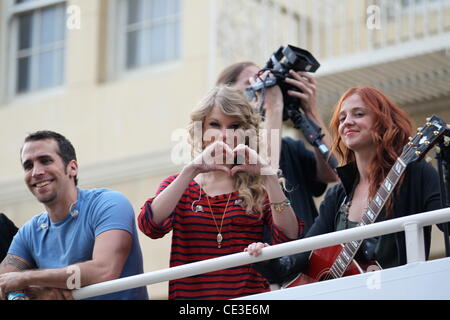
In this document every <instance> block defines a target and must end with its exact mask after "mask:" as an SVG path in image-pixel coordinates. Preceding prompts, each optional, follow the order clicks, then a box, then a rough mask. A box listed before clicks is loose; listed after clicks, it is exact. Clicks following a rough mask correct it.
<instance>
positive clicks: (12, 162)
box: [0, 0, 209, 299]
mask: <svg viewBox="0 0 450 320" xmlns="http://www.w3.org/2000/svg"><path fill="white" fill-rule="evenodd" d="M108 1H111V0H108ZM182 3H183V4H182V26H181V29H182V31H181V34H182V45H181V47H182V49H181V57H180V59H178V60H176V61H173V62H168V63H166V64H164V65H159V66H154V67H144V68H141V69H139V70H137V71H135V72H130V73H128V74H125V75H122V76H119V77H118V78H117V79H114V80H111V81H110V80H103V79H102V81H101V82H100V81H99V79H101V78H102V76H103V75H100V74H99V70H103V69H102V68H103V67H104V64H103V63H105V61H104V60H106V59H108V57H107V56H102V53H107V50H106V49H105V47H100V44H103V45H106V42H105V41H104V38H102V37H104V36H105V33H106V32H105V30H104V29H102V28H100V27H101V26H104V25H105V24H104V23H103V24H102V22H104V21H101V20H100V17H102V18H106V17H107V16H108V14H107V12H104V11H102V10H103V9H105V8H106V7H107V6H105V5H104V4H105V3H103V5H102V2H101V1H98V0H73V1H70V4H75V5H79V6H80V8H81V13H82V16H81V18H82V20H81V30H72V31H68V33H67V58H66V59H67V60H66V63H67V69H66V82H65V84H64V86H63V87H61V88H54V89H50V90H47V91H41V92H37V93H32V94H29V95H26V96H24V97H21V98H17V99H14V100H12V101H10V102H8V103H7V104H4V105H0V119H1V123H2V125H1V126H0V145H1V150H0V155H1V159H2V160H1V166H0V183H2V182H5V181H14V182H15V183H23V182H22V181H21V179H22V169H21V167H20V161H19V149H20V146H21V144H22V141H23V139H24V138H25V136H26V135H27V134H28V133H30V132H33V131H36V130H40V129H49V130H54V131H57V132H60V133H62V134H64V135H65V136H66V137H67V138H68V139H69V140H71V142H72V143H73V145H74V146H75V148H76V151H77V156H78V161H79V164H80V167H81V168H83V166H86V165H95V164H96V163H102V162H103V161H105V160H111V159H121V158H123V157H127V156H130V155H135V156H137V157H138V156H139V154H141V153H145V152H152V151H157V150H168V148H169V146H170V145H173V142H171V140H170V138H171V133H172V132H173V131H174V130H175V129H177V128H185V127H186V125H187V124H188V120H189V112H190V110H191V109H192V108H193V107H194V106H195V105H196V104H197V102H198V101H199V100H200V99H201V97H202V96H203V95H205V93H206V91H207V89H208V83H207V61H208V41H207V39H208V18H207V17H208V10H209V9H208V8H209V7H208V1H207V0H196V1H182ZM199 39H202V41H198V40H199ZM173 173H174V172H173ZM163 178H165V176H163V175H161V173H159V172H154V174H153V175H147V176H144V177H142V179H138V180H134V181H127V182H118V183H116V184H112V185H85V184H84V183H83V179H82V177H81V179H80V186H81V187H107V188H111V189H115V190H118V191H121V192H123V193H124V194H125V195H126V196H127V197H128V198H129V199H130V200H131V202H132V204H133V206H134V209H135V212H136V214H138V213H139V209H140V207H141V205H142V204H143V203H144V201H145V200H146V199H147V198H149V197H151V196H153V195H154V193H155V191H156V188H157V187H158V185H159V183H160V182H161V181H162V180H163ZM42 210H43V207H42V205H41V204H39V203H37V202H36V201H35V200H34V199H33V198H32V197H31V196H27V197H26V198H25V199H24V201H22V202H18V203H0V212H5V213H6V214H7V215H8V216H9V217H10V218H11V219H12V220H13V221H14V222H15V223H16V224H17V225H18V226H21V225H23V223H24V222H26V221H27V220H29V219H30V218H31V217H32V216H33V215H35V214H37V213H38V212H41V211H42ZM140 241H141V246H142V251H143V255H144V260H145V261H144V264H145V271H153V270H157V269H162V268H167V267H168V261H169V251H170V235H168V236H166V237H165V238H163V239H161V240H152V239H149V238H147V237H146V236H145V235H142V234H141V235H140ZM149 292H150V295H151V296H152V298H156V299H167V283H162V284H159V285H154V286H150V287H149Z"/></svg>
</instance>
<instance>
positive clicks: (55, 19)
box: [11, 0, 66, 95]
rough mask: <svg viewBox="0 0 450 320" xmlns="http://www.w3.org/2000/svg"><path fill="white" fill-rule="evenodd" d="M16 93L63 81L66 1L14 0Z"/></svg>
mask: <svg viewBox="0 0 450 320" xmlns="http://www.w3.org/2000/svg"><path fill="white" fill-rule="evenodd" d="M12 18H13V20H12V26H13V27H12V28H13V29H12V31H13V32H12V43H13V47H12V50H13V51H12V61H11V62H13V63H12V64H11V65H12V66H14V70H12V75H13V80H12V87H13V90H12V91H13V92H14V95H17V94H23V93H29V92H33V91H37V90H42V89H47V88H51V87H55V86H59V85H61V84H62V83H63V82H64V66H65V43H66V39H65V38H66V24H65V22H66V12H65V1H55V0H14V3H13V6H12Z"/></svg>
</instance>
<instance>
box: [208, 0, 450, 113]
mask: <svg viewBox="0 0 450 320" xmlns="http://www.w3.org/2000/svg"><path fill="white" fill-rule="evenodd" d="M215 3H216V5H215V12H216V14H215V16H214V15H213V17H215V21H216V28H217V30H216V37H214V38H213V41H214V43H216V46H215V52H216V56H217V57H218V58H217V60H216V63H215V65H216V66H220V67H222V66H225V65H227V64H230V63H233V62H236V61H241V60H251V61H256V62H258V63H259V64H260V65H264V64H265V62H266V61H267V60H268V58H269V57H270V55H271V54H272V52H273V51H275V50H276V49H277V48H278V47H279V46H280V45H285V44H287V43H290V44H293V45H297V46H300V47H303V48H306V49H308V50H309V51H311V53H313V55H314V56H315V57H316V58H317V59H318V60H319V61H320V63H321V67H320V69H319V70H318V72H317V79H318V102H319V105H320V106H321V107H322V108H325V110H326V109H329V108H331V107H332V106H333V105H334V104H335V103H336V102H337V100H338V98H339V96H340V95H341V94H342V93H343V92H344V91H345V90H346V89H348V88H350V87H353V86H357V85H371V86H374V87H377V88H379V89H380V90H382V91H383V92H385V93H386V94H388V95H389V96H390V97H391V98H393V99H394V100H395V101H396V102H397V103H399V104H400V105H403V106H409V107H412V106H415V108H416V109H417V108H419V109H420V107H418V105H420V104H421V103H424V102H427V101H434V102H436V101H437V100H439V99H441V98H444V100H445V102H443V103H441V105H439V103H438V104H436V103H434V107H437V108H439V107H441V108H445V107H448V105H447V101H448V99H447V98H448V96H450V86H449V85H448V83H449V82H450V0H372V1H371V0H367V1H363V0H357V1H355V0H339V1H330V0H314V1H312V0H294V1H281V0H278V1H269V0H259V1H257V0H252V1H238V0H234V1H226V4H225V1H216V2H215ZM217 69H218V68H217ZM216 72H217V70H216Z"/></svg>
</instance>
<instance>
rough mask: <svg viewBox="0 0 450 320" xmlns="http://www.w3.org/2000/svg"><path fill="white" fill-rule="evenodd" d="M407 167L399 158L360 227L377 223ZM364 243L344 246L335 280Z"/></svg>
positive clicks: (350, 243)
mask: <svg viewBox="0 0 450 320" xmlns="http://www.w3.org/2000/svg"><path fill="white" fill-rule="evenodd" d="M406 166H407V165H406V164H405V163H404V162H403V160H402V159H401V157H399V158H397V160H396V162H395V163H394V165H393V166H392V168H391V170H390V171H389V173H388V175H387V177H386V179H384V181H383V183H382V184H381V186H380V188H379V189H378V191H377V193H376V194H375V196H374V197H373V199H372V201H371V202H370V203H369V206H368V207H367V210H366V211H365V212H364V213H363V215H362V218H361V222H360V223H359V224H358V226H364V225H367V224H371V223H374V222H375V220H376V219H377V217H378V215H379V214H380V212H381V210H382V209H383V207H384V205H385V203H386V201H387V199H389V196H390V195H391V194H392V192H393V191H394V188H395V186H396V185H397V183H398V181H399V180H400V177H401V176H402V174H403V172H404V171H405V169H406ZM362 242H363V240H355V241H351V242H349V243H346V244H344V247H343V249H342V251H341V253H340V254H339V256H338V257H337V258H336V260H335V262H334V264H333V265H332V267H331V269H330V273H331V274H332V275H333V276H334V277H335V278H340V277H342V275H343V274H344V272H345V270H347V267H348V266H349V265H350V263H351V262H352V261H353V258H354V257H355V255H356V252H357V251H358V249H359V247H360V246H361V244H362Z"/></svg>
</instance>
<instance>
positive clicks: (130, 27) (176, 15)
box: [122, 0, 181, 70]
mask: <svg viewBox="0 0 450 320" xmlns="http://www.w3.org/2000/svg"><path fill="white" fill-rule="evenodd" d="M123 1H125V2H124V3H125V4H126V9H125V10H123V11H122V12H124V14H125V17H124V18H123V20H122V21H124V22H125V26H124V28H123V30H124V33H125V34H124V35H123V36H124V39H125V41H124V42H125V43H124V49H125V52H124V61H123V63H124V68H125V69H126V70H132V69H136V68H139V67H142V66H146V65H152V64H158V63H162V62H167V61H171V60H175V59H177V58H179V57H180V42H181V41H180V38H181V37H180V20H181V18H180V16H181V13H180V11H181V10H180V0H123Z"/></svg>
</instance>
